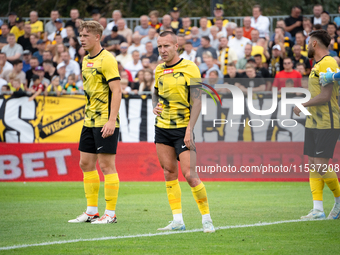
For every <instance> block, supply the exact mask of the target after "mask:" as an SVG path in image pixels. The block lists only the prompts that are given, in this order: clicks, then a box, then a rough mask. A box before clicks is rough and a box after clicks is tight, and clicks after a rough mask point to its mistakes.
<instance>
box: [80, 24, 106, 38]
mask: <svg viewBox="0 0 340 255" xmlns="http://www.w3.org/2000/svg"><path fill="white" fill-rule="evenodd" d="M84 28H85V29H86V31H87V32H88V33H93V34H99V35H100V37H102V34H103V30H104V28H103V26H102V25H100V24H99V22H97V21H94V20H89V21H82V22H81V23H80V26H79V29H80V31H82V30H83V29H84Z"/></svg>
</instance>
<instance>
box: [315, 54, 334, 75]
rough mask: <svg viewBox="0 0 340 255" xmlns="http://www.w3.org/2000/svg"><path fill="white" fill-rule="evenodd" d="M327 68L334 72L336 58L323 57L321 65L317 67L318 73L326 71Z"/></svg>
mask: <svg viewBox="0 0 340 255" xmlns="http://www.w3.org/2000/svg"><path fill="white" fill-rule="evenodd" d="M327 68H330V69H331V70H332V72H336V69H337V68H338V65H337V63H336V60H335V59H334V58H332V57H325V59H324V60H323V62H322V65H320V67H319V73H326V72H327Z"/></svg>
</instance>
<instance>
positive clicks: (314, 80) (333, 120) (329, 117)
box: [306, 56, 340, 129]
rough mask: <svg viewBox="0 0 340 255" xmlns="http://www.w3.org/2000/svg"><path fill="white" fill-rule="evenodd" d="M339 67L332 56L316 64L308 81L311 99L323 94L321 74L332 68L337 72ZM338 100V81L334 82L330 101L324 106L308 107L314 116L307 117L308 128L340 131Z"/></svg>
mask: <svg viewBox="0 0 340 255" xmlns="http://www.w3.org/2000/svg"><path fill="white" fill-rule="evenodd" d="M337 67H338V65H337V63H336V60H335V59H334V58H332V57H330V56H325V57H323V58H322V59H321V60H320V61H319V62H317V63H315V65H314V67H313V69H312V71H311V73H310V75H309V79H308V90H309V91H310V93H311V98H314V97H315V96H317V95H319V94H320V92H321V85H320V83H319V73H320V72H324V73H325V72H327V70H326V69H327V68H330V69H331V70H332V71H333V72H336V69H337ZM338 98H339V84H338V82H337V81H334V85H333V91H332V96H331V99H330V101H329V102H327V103H325V104H322V105H317V106H310V107H308V111H309V112H310V113H311V114H312V115H308V116H307V119H306V127H307V128H316V129H339V128H340V117H339V106H338Z"/></svg>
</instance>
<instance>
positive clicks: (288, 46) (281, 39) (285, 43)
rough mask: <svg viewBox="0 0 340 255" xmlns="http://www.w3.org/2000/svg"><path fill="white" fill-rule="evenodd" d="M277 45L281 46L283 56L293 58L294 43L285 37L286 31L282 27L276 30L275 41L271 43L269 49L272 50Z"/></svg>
mask: <svg viewBox="0 0 340 255" xmlns="http://www.w3.org/2000/svg"><path fill="white" fill-rule="evenodd" d="M275 44H278V45H280V47H281V50H282V54H283V55H286V56H288V57H292V56H293V52H292V47H293V42H292V41H291V40H289V38H288V37H285V36H284V30H283V28H282V27H277V28H275V33H274V37H273V41H270V42H269V48H272V47H273V45H275Z"/></svg>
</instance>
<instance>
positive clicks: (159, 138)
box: [155, 127, 196, 160]
mask: <svg viewBox="0 0 340 255" xmlns="http://www.w3.org/2000/svg"><path fill="white" fill-rule="evenodd" d="M186 129H187V128H185V127H184V128H171V129H168V128H159V127H155V143H162V144H165V145H169V146H171V147H174V148H175V152H176V155H177V160H179V154H181V153H182V152H183V151H188V150H189V149H188V147H187V146H185V143H184V137H185V131H186ZM194 138H195V136H194ZM194 151H196V149H195V150H194Z"/></svg>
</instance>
